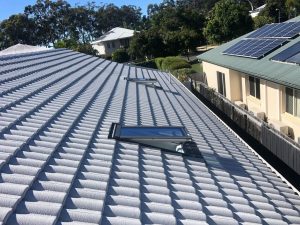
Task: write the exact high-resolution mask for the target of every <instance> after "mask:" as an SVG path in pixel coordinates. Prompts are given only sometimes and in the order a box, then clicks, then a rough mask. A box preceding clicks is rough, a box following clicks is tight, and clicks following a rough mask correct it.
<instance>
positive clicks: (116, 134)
mask: <svg viewBox="0 0 300 225" xmlns="http://www.w3.org/2000/svg"><path fill="white" fill-rule="evenodd" d="M113 126H114V128H113V129H114V131H112V132H113V133H112V134H111V138H114V139H119V140H128V139H141V140H155V139H158V140H175V141H177V140H190V139H191V136H190V135H189V133H188V131H187V130H186V128H185V127H183V126H123V125H120V124H119V123H114V124H113ZM122 128H126V129H143V128H146V129H151V128H153V129H156V130H159V129H160V128H162V129H164V128H167V129H173V128H174V129H177V130H178V129H180V130H181V132H182V133H183V134H185V135H182V136H159V135H156V136H155V135H149V136H147V135H141V136H134V135H132V136H131V135H128V136H126V135H122Z"/></svg>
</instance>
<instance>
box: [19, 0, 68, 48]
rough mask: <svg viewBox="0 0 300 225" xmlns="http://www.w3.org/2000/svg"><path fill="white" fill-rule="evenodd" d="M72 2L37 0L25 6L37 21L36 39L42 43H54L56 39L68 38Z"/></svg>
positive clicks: (29, 14) (30, 16)
mask: <svg viewBox="0 0 300 225" xmlns="http://www.w3.org/2000/svg"><path fill="white" fill-rule="evenodd" d="M69 9H70V4H69V3H68V2H66V1H63V0H60V1H55V2H54V1H51V0H37V1H36V4H34V5H29V6H26V7H25V10H24V13H25V15H26V16H27V17H28V18H31V19H32V20H33V21H34V22H35V28H36V39H37V40H38V43H39V44H41V45H47V46H49V45H52V44H54V42H55V41H56V40H59V39H61V38H66V36H67V34H68V31H67V29H68V24H69V23H68V22H69V21H68V20H67V19H66V18H65V15H68V14H69Z"/></svg>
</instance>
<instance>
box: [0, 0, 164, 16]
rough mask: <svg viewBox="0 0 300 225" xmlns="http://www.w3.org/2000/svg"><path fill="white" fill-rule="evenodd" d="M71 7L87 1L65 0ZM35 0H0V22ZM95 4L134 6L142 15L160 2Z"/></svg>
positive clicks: (140, 0) (101, 0) (130, 0)
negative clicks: (148, 7)
mask: <svg viewBox="0 0 300 225" xmlns="http://www.w3.org/2000/svg"><path fill="white" fill-rule="evenodd" d="M67 1H68V2H69V3H70V4H71V5H75V4H77V3H78V4H85V3H86V2H88V0H67ZM35 2H36V1H35V0H0V20H3V19H7V18H8V17H9V16H10V15H12V14H17V13H22V12H23V11H24V8H25V6H27V5H33V4H34V3H35ZM94 2H96V4H100V3H104V4H109V3H113V4H115V5H117V6H121V5H135V6H138V7H141V9H142V12H143V13H144V14H146V13H147V6H148V5H149V4H154V3H160V2H162V0H151V1H150V0H127V1H122V0H115V1H112V0H110V1H108V0H94Z"/></svg>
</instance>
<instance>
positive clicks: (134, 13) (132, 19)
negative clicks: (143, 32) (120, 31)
mask: <svg viewBox="0 0 300 225" xmlns="http://www.w3.org/2000/svg"><path fill="white" fill-rule="evenodd" d="M141 15H142V13H141V8H138V7H136V6H132V5H124V6H121V7H120V8H119V7H118V6H116V5H114V4H108V5H103V6H101V7H99V8H98V10H97V11H96V12H95V30H96V35H97V36H101V35H102V34H103V33H104V32H107V31H109V30H111V29H112V28H115V27H124V28H129V29H136V28H138V27H139V26H140V24H141Z"/></svg>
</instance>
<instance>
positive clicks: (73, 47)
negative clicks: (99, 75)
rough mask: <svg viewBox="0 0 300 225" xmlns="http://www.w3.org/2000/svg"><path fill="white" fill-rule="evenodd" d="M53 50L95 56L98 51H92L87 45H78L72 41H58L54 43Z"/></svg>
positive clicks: (78, 43)
mask: <svg viewBox="0 0 300 225" xmlns="http://www.w3.org/2000/svg"><path fill="white" fill-rule="evenodd" d="M54 48H68V49H71V50H73V51H77V52H82V53H85V54H88V55H94V56H96V55H97V53H98V51H97V50H95V49H93V47H92V45H91V44H89V43H80V42H77V41H76V40H74V39H64V40H58V41H56V42H55V43H54Z"/></svg>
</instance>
